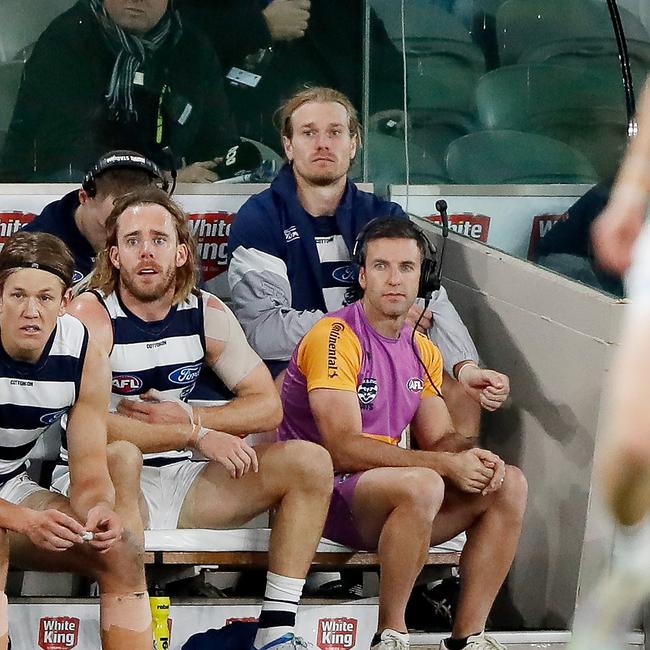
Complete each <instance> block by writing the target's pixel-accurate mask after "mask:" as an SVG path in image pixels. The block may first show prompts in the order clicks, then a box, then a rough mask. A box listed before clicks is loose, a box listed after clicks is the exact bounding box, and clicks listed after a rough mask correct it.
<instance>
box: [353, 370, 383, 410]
mask: <svg viewBox="0 0 650 650" xmlns="http://www.w3.org/2000/svg"><path fill="white" fill-rule="evenodd" d="M378 392H379V388H378V387H377V380H376V379H375V378H374V377H366V378H365V379H364V380H363V381H362V382H361V383H360V384H359V385H358V386H357V395H358V397H359V401H360V402H361V408H362V409H371V408H372V403H373V402H374V401H375V397H377V393H378Z"/></svg>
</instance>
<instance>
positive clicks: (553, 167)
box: [446, 130, 598, 185]
mask: <svg viewBox="0 0 650 650" xmlns="http://www.w3.org/2000/svg"><path fill="white" fill-rule="evenodd" d="M446 165H447V174H448V175H449V178H450V179H451V181H452V182H453V183H458V184H466V185H473V184H497V183H501V184H508V183H527V184H537V183H594V182H596V181H597V180H598V175H597V173H596V170H595V169H594V167H593V166H592V165H591V163H590V162H589V160H587V158H585V156H583V155H582V154H581V153H580V152H578V151H576V150H575V149H572V148H571V147H570V146H568V145H566V144H564V143H563V142H559V141H557V140H553V139H551V138H547V137H545V136H542V135H537V134H534V133H521V132H519V131H509V130H499V131H479V132H477V133H470V134H469V135H466V136H463V137H462V138H459V139H458V140H455V141H454V142H452V143H451V144H450V145H449V148H448V150H447V156H446Z"/></svg>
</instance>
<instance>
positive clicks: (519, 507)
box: [279, 218, 526, 650]
mask: <svg viewBox="0 0 650 650" xmlns="http://www.w3.org/2000/svg"><path fill="white" fill-rule="evenodd" d="M427 254H428V253H427V245H426V241H425V235H424V233H422V231H420V230H419V229H418V228H417V227H415V226H414V225H413V224H411V223H410V222H409V221H407V220H405V219H398V218H386V219H377V220H375V221H373V222H371V223H370V224H369V225H368V226H366V228H365V229H364V230H363V231H362V233H361V234H360V235H359V239H358V243H357V246H356V247H355V261H357V262H358V264H359V266H360V272H359V285H360V287H361V289H362V291H363V297H362V299H361V300H360V301H357V302H354V303H352V304H351V305H348V306H346V307H344V308H342V309H339V310H338V311H335V312H332V313H330V314H328V315H327V316H325V317H324V318H322V319H321V320H319V322H318V323H317V324H316V325H314V327H313V328H312V329H311V330H310V331H309V332H308V333H307V334H306V335H305V337H304V338H303V339H302V341H301V342H300V344H299V346H298V348H297V349H296V351H295V352H294V353H293V356H292V358H291V362H290V364H289V368H288V370H287V375H286V378H285V380H284V384H283V386H282V404H283V408H284V420H283V422H282V425H281V426H280V435H279V437H280V439H281V440H294V439H298V440H310V441H313V442H317V443H320V444H322V445H323V446H324V447H325V448H327V450H328V451H329V452H330V454H331V455H332V459H333V461H334V468H335V472H336V474H335V481H334V494H333V496H332V504H331V506H330V511H329V514H328V518H327V523H326V526H325V536H326V537H328V538H329V539H333V540H335V541H337V542H340V543H343V544H347V545H349V546H352V547H353V548H357V549H368V550H374V549H377V551H378V553H379V560H380V565H381V585H380V594H379V628H378V632H377V635H376V636H375V639H374V640H373V643H372V648H373V650H389V649H390V650H406V649H407V648H408V631H407V628H406V623H405V621H404V611H405V607H406V602H407V599H408V597H409V594H410V593H411V590H412V588H413V584H414V582H415V579H416V577H417V576H418V574H419V573H420V570H421V569H422V566H423V564H424V559H425V556H426V553H427V549H428V548H429V545H431V544H439V543H441V542H443V541H446V540H448V539H451V538H452V537H454V536H455V535H457V534H458V533H460V532H461V531H464V530H466V531H467V544H466V546H465V548H464V550H463V552H462V556H461V564H460V566H461V592H460V599H459V603H458V609H457V615H456V620H455V622H454V628H453V633H452V638H451V639H450V640H447V641H443V643H442V644H441V646H440V647H441V650H443V649H449V650H459V649H460V648H467V649H468V650H470V649H471V650H496V649H497V648H503V646H501V645H500V644H497V643H496V641H494V640H493V639H491V638H490V637H488V636H485V634H484V627H485V622H486V619H487V615H488V613H489V611H490V608H491V607H492V603H493V601H494V598H495V597H496V595H497V592H498V590H499V589H500V587H501V585H502V583H503V581H504V580H505V577H506V575H507V573H508V570H509V568H510V565H511V563H512V560H513V557H514V554H515V551H516V549H517V544H518V540H519V535H520V532H521V525H522V520H523V514H524V510H525V506H526V480H525V479H524V477H523V475H522V474H521V472H520V471H519V470H518V469H517V468H515V467H510V466H506V465H505V464H504V462H503V461H502V460H501V459H500V458H499V457H498V456H496V455H495V454H493V453H491V452H489V451H487V450H484V449H476V448H474V449H472V448H470V447H471V445H470V444H469V442H468V441H467V440H466V439H465V438H464V437H462V436H460V435H458V434H457V433H456V432H455V431H454V428H453V425H452V422H451V419H450V416H449V413H448V411H447V408H446V406H445V402H444V400H443V399H442V394H441V392H440V387H441V385H442V365H443V362H442V357H441V354H440V351H439V350H438V349H437V348H436V347H435V346H434V345H433V343H431V341H430V340H429V339H428V338H426V337H425V336H424V335H422V334H420V333H417V334H415V335H414V337H412V333H413V329H412V327H411V326H410V325H409V324H408V323H407V320H406V319H407V315H408V312H409V309H410V307H411V305H412V304H413V302H414V300H415V297H416V296H417V295H418V289H419V284H420V280H421V276H420V269H421V265H422V261H423V259H424V257H425V256H426V255H427ZM408 426H410V435H411V436H412V438H413V439H414V440H415V441H416V442H417V449H418V451H413V450H410V449H401V448H399V447H398V443H399V442H400V439H401V436H402V432H403V431H404V429H405V428H406V427H408Z"/></svg>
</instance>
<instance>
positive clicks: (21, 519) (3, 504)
mask: <svg viewBox="0 0 650 650" xmlns="http://www.w3.org/2000/svg"><path fill="white" fill-rule="evenodd" d="M33 512H34V511H33V510H32V509H31V508H25V507H24V506H20V505H16V504H14V503H10V502H9V501H5V500H4V499H0V528H1V529H4V530H13V531H15V532H17V533H23V534H24V532H25V530H26V529H27V527H28V526H29V524H30V522H31V520H32V514H33Z"/></svg>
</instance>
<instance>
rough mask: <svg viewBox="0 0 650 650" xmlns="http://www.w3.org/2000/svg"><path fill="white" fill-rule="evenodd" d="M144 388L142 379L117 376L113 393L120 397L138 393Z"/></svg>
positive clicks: (132, 376) (114, 378)
mask: <svg viewBox="0 0 650 650" xmlns="http://www.w3.org/2000/svg"><path fill="white" fill-rule="evenodd" d="M141 388H142V379H140V377H136V376H135V375H117V376H116V377H113V392H114V393H119V394H120V395H130V394H132V393H137V392H138V391H139V390H140V389H141Z"/></svg>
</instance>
